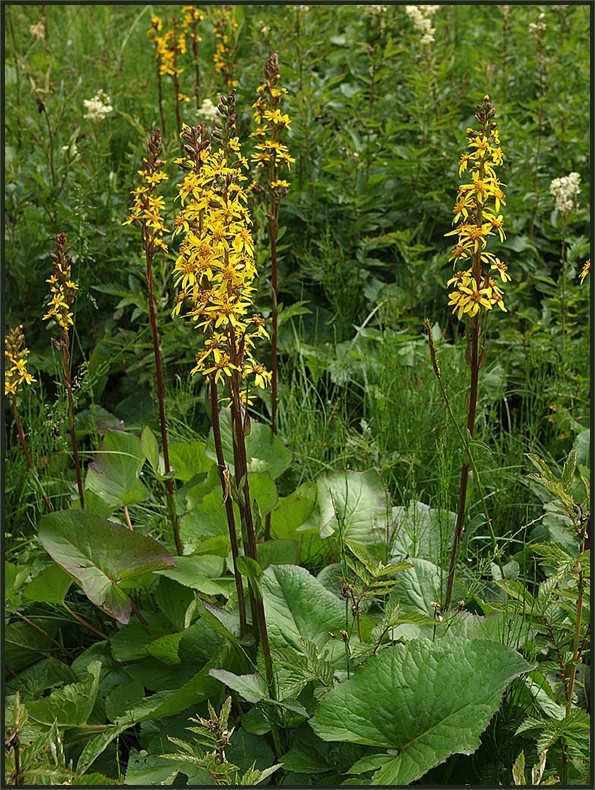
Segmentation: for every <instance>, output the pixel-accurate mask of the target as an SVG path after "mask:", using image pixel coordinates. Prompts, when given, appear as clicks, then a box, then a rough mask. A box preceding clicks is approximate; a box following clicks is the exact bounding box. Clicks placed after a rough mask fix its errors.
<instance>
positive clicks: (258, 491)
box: [248, 472, 279, 516]
mask: <svg viewBox="0 0 595 790" xmlns="http://www.w3.org/2000/svg"><path fill="white" fill-rule="evenodd" d="M248 482H249V484H250V498H251V499H252V501H253V502H254V500H256V504H257V505H258V508H259V510H260V513H261V515H262V516H265V515H266V514H267V513H270V512H271V510H272V509H273V508H274V507H275V505H276V504H277V501H278V500H279V495H278V494H277V487H276V486H275V483H274V482H273V478H272V477H271V475H270V474H269V472H253V473H252V474H251V475H250V477H249V478H248Z"/></svg>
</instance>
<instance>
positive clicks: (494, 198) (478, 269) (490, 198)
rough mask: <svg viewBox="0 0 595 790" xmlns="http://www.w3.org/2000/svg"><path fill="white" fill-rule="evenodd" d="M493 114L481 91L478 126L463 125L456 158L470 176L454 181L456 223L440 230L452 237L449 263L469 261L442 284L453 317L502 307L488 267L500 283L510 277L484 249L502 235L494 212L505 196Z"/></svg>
mask: <svg viewBox="0 0 595 790" xmlns="http://www.w3.org/2000/svg"><path fill="white" fill-rule="evenodd" d="M494 115H495V110H494V108H493V107H492V104H491V101H490V97H489V96H485V97H484V100H483V102H482V103H481V104H480V105H479V106H478V108H477V113H476V116H475V117H476V119H477V120H478V121H479V123H480V124H481V130H480V131H476V130H474V129H467V134H468V135H469V137H468V141H469V146H468V147H469V153H466V154H463V156H462V157H461V159H460V161H459V175H462V173H464V172H466V171H468V172H469V175H470V179H469V180H468V181H467V183H465V184H461V185H460V186H459V191H458V195H457V200H456V203H455V206H454V215H455V216H454V220H453V224H457V223H458V227H457V228H456V229H455V230H451V231H449V232H448V233H446V234H445V235H446V236H454V235H456V236H458V240H457V244H456V246H455V248H454V250H453V251H452V254H451V256H450V260H452V261H453V262H454V265H455V266H456V265H457V264H458V263H459V261H463V260H469V261H470V265H468V267H467V268H465V269H461V270H457V271H455V272H454V274H453V276H452V278H451V279H450V280H449V281H448V283H447V286H453V287H454V291H453V292H452V293H451V294H450V301H449V304H450V305H451V306H452V307H453V312H456V313H457V317H458V318H459V319H461V318H462V317H463V315H468V316H469V317H471V318H472V317H473V316H475V315H477V313H478V312H479V311H480V309H481V308H484V309H485V310H491V308H492V307H493V306H494V305H498V307H499V308H500V309H501V310H504V311H505V312H506V308H505V307H504V301H503V298H502V290H501V288H500V285H499V284H498V281H497V280H496V279H494V278H493V277H492V276H491V274H490V272H491V273H493V275H494V277H495V276H499V278H500V283H505V282H507V281H508V280H510V279H511V278H510V275H509V274H508V271H507V269H508V267H507V266H506V264H505V263H503V262H502V261H501V260H500V259H499V258H497V257H496V256H495V255H494V254H493V253H492V252H488V251H487V249H486V247H487V242H488V238H489V237H490V236H494V235H495V234H498V236H499V238H500V241H504V239H505V235H504V230H503V226H504V218H503V216H502V214H500V208H501V206H503V205H506V203H505V195H504V192H503V191H502V186H503V185H502V184H501V183H500V181H499V180H498V178H497V176H496V172H495V169H494V168H495V167H497V166H499V165H501V164H502V159H503V157H504V154H503V153H502V149H501V148H500V139H499V136H498V130H497V129H496V123H495V121H493V120H492V119H493V117H494ZM484 267H485V268H484ZM487 267H489V268H487Z"/></svg>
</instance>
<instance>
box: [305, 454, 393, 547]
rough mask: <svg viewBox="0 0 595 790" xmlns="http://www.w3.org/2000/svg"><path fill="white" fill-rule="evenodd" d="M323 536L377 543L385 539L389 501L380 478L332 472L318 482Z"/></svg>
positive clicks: (359, 473) (378, 476) (353, 473)
mask: <svg viewBox="0 0 595 790" xmlns="http://www.w3.org/2000/svg"><path fill="white" fill-rule="evenodd" d="M317 486H318V507H319V508H320V537H321V538H327V537H329V536H330V535H333V534H336V533H337V532H341V535H342V538H343V540H348V541H355V542H356V543H364V544H365V543H376V542H378V541H381V540H383V539H385V538H386V523H387V510H388V500H387V494H386V489H385V488H384V485H383V483H382V479H381V478H380V475H379V474H378V473H377V472H375V471H374V470H372V469H370V470H369V471H367V472H353V471H351V470H346V471H344V472H331V473H330V474H326V475H323V476H322V477H319V478H318V480H317Z"/></svg>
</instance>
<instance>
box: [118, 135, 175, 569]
mask: <svg viewBox="0 0 595 790" xmlns="http://www.w3.org/2000/svg"><path fill="white" fill-rule="evenodd" d="M161 154H162V140H161V132H160V130H159V129H155V130H154V131H153V133H152V134H151V137H150V138H149V142H148V145H147V156H146V157H143V160H142V162H143V168H142V169H141V170H139V171H138V174H139V175H140V177H141V179H142V182H141V185H140V186H138V187H136V188H135V189H133V191H132V195H133V197H134V201H133V206H132V210H131V213H130V215H129V216H128V218H127V219H126V220H125V222H124V224H125V225H129V224H131V223H133V222H138V223H139V224H140V226H141V239H142V247H143V250H144V253H145V268H144V275H145V280H146V283H147V299H148V303H149V305H148V306H149V324H150V326H151V336H152V339H153V353H154V356H155V373H156V379H157V401H158V404H159V424H160V428H161V443H162V447H163V461H164V465H165V474H166V475H167V479H166V497H167V505H168V510H169V514H170V519H171V523H172V529H173V536H174V543H175V545H176V551H177V552H178V554H179V555H182V554H183V553H184V547H183V545H182V541H181V539H180V526H179V519H178V516H177V513H176V505H175V497H174V484H173V479H172V477H171V474H170V473H171V468H170V464H169V443H168V439H167V420H166V417H165V380H164V376H163V362H162V357H161V348H160V346H159V331H158V328H157V307H156V305H155V297H154V295H153V259H154V257H155V253H156V252H157V251H159V250H161V251H162V252H167V244H166V242H165V241H164V240H163V236H164V234H165V233H168V232H169V231H168V229H167V228H166V227H165V224H164V221H163V217H162V211H163V209H164V208H165V201H164V198H163V197H161V196H160V195H156V194H155V191H156V189H157V187H158V186H159V184H161V183H162V182H163V181H167V179H168V176H167V174H166V173H165V172H164V171H163V169H162V168H163V167H164V166H165V164H166V163H165V161H164V160H163V159H161Z"/></svg>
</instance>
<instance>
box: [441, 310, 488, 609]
mask: <svg viewBox="0 0 595 790" xmlns="http://www.w3.org/2000/svg"><path fill="white" fill-rule="evenodd" d="M479 330H480V327H479V317H478V316H474V317H473V318H472V319H471V360H470V367H471V386H470V390H469V411H468V413H467V437H468V439H472V438H473V434H474V431H475V415H476V412H477V390H478V382H479ZM468 480H469V464H468V463H467V459H466V457H465V456H463V464H462V466H461V477H460V481H459V499H458V503H457V520H456V524H455V532H454V536H453V541H452V551H451V554H450V565H449V568H448V582H447V585H446V596H445V599H444V606H443V609H444V611H446V610H447V609H448V607H449V606H450V602H451V600H452V593H453V588H454V583H455V576H456V572H457V560H458V558H459V549H460V545H461V536H462V534H463V524H464V522H465V504H466V501H467V483H468Z"/></svg>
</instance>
